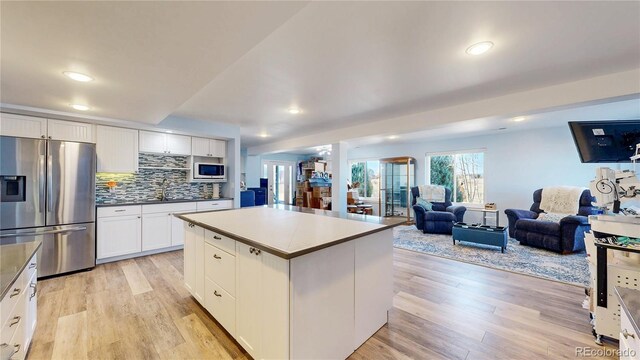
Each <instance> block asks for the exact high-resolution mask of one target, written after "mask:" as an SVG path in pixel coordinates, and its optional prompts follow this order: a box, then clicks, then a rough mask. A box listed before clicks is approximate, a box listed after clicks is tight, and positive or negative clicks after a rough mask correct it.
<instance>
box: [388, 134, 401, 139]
mask: <svg viewBox="0 0 640 360" xmlns="http://www.w3.org/2000/svg"><path fill="white" fill-rule="evenodd" d="M397 138H399V136H398V135H390V136H387V139H389V140H395V139H397Z"/></svg>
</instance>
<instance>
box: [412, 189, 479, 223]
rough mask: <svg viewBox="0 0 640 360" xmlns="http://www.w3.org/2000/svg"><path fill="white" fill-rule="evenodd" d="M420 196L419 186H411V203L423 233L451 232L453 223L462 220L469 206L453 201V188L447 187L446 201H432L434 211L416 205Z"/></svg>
mask: <svg viewBox="0 0 640 360" xmlns="http://www.w3.org/2000/svg"><path fill="white" fill-rule="evenodd" d="M419 197H420V191H419V190H418V187H412V188H411V199H412V201H411V205H413V213H414V214H415V220H416V227H417V228H418V230H422V232H423V233H430V234H451V229H453V224H454V223H455V222H462V218H463V217H464V213H465V211H467V208H466V207H464V206H454V205H453V204H452V203H451V190H450V189H445V201H444V202H441V203H438V202H436V203H432V204H433V211H425V209H424V208H422V207H421V206H418V205H416V199H417V198H419Z"/></svg>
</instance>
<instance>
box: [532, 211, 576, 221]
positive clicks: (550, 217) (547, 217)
mask: <svg viewBox="0 0 640 360" xmlns="http://www.w3.org/2000/svg"><path fill="white" fill-rule="evenodd" d="M567 216H571V214H558V213H546V212H543V213H540V214H539V215H538V217H537V218H536V220H542V221H551V222H555V223H560V220H562V219H564V218H566V217H567Z"/></svg>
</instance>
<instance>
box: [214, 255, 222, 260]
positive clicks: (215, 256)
mask: <svg viewBox="0 0 640 360" xmlns="http://www.w3.org/2000/svg"><path fill="white" fill-rule="evenodd" d="M213 258H214V259H218V260H220V259H222V258H221V257H220V256H218V254H213Z"/></svg>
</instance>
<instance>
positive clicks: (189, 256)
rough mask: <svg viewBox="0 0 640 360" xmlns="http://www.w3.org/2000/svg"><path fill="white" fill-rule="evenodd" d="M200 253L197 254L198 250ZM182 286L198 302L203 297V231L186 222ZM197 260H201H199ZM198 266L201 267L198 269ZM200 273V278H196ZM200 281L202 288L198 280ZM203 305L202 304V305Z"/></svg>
mask: <svg viewBox="0 0 640 360" xmlns="http://www.w3.org/2000/svg"><path fill="white" fill-rule="evenodd" d="M199 247H202V248H203V249H202V251H201V252H200V253H198V248H199ZM183 253H184V285H185V287H186V288H187V290H189V292H190V293H191V295H193V296H194V297H195V298H196V299H197V300H198V301H200V302H201V303H202V301H203V299H204V297H203V294H204V229H203V228H201V227H198V226H194V225H193V224H189V223H187V222H185V223H184V252H183ZM199 258H201V259H200V260H199ZM198 266H201V267H200V268H198ZM198 272H200V274H201V275H200V276H198V274H197V273H198ZM199 279H201V280H202V285H201V286H202V288H201V289H199V288H200V286H198V280H199ZM203 304H204V303H203Z"/></svg>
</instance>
